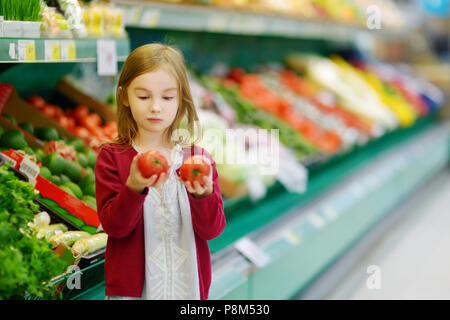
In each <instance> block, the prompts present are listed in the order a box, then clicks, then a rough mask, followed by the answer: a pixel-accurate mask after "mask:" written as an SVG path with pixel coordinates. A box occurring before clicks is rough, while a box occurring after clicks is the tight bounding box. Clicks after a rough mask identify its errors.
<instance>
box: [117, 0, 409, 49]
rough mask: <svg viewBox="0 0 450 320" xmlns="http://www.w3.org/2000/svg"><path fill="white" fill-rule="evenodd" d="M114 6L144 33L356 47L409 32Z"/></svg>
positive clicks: (192, 8)
mask: <svg viewBox="0 0 450 320" xmlns="http://www.w3.org/2000/svg"><path fill="white" fill-rule="evenodd" d="M113 2H114V3H116V5H117V6H119V7H120V8H122V9H123V10H124V11H125V12H126V14H125V18H124V20H125V24H126V25H127V26H132V27H137V28H144V29H168V30H183V31H197V32H208V33H226V34H242V35H258V36H279V37H284V38H297V39H299V38H301V39H325V40H327V41H334V42H348V43H353V42H354V41H355V40H356V39H357V38H358V36H360V35H362V36H366V37H367V36H369V37H372V36H382V37H399V36H401V35H402V34H404V33H405V32H406V31H405V30H389V31H388V30H369V29H367V28H365V27H364V26H351V25H346V24H343V23H339V22H334V21H319V20H307V19H300V18H295V17H288V16H282V15H275V14H263V13H252V12H244V11H237V10H229V9H223V8H216V7H212V6H200V5H181V4H176V5H173V4H167V3H154V2H143V1H129V0H113ZM330 30H332V32H330Z"/></svg>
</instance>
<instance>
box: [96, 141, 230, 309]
mask: <svg viewBox="0 0 450 320" xmlns="http://www.w3.org/2000/svg"><path fill="white" fill-rule="evenodd" d="M183 152H184V156H183V159H184V160H185V159H186V158H187V157H189V156H190V155H194V154H196V155H197V154H204V155H205V156H207V157H208V158H209V159H210V160H211V163H212V169H213V182H214V190H213V192H212V193H211V194H210V195H208V196H206V197H203V198H201V199H198V198H194V197H193V196H192V195H191V194H190V193H189V192H188V198H189V203H190V207H191V215H192V225H193V228H194V235H195V245H196V249H197V265H198V276H199V284H200V299H202V300H205V299H208V292H209V287H210V285H211V256H210V252H209V246H208V242H207V241H208V240H211V239H214V238H215V237H217V236H218V235H220V234H221V233H222V231H223V229H224V228H225V215H224V211H223V200H222V195H221V193H220V188H219V181H218V174H217V170H216V164H215V162H214V160H213V159H212V157H211V155H210V154H209V153H208V152H207V151H206V150H204V149H203V148H201V147H199V146H193V147H192V148H190V149H189V148H184V149H183ZM136 153H137V152H136V150H134V148H132V147H127V148H126V149H123V148H120V147H119V145H117V144H110V145H107V146H104V147H102V148H101V150H100V152H99V154H98V158H97V163H96V165H95V191H96V198H97V209H98V215H99V218H100V221H101V223H102V227H103V230H104V231H105V232H106V233H107V234H108V243H107V246H106V255H105V282H106V295H107V296H127V297H141V294H142V290H143V287H144V279H145V250H144V242H145V241H144V219H143V217H144V215H143V204H144V200H145V197H146V195H147V192H148V189H147V188H146V189H145V190H144V192H143V193H142V194H138V193H136V192H135V191H133V190H131V189H130V188H128V187H127V186H126V185H125V182H126V180H127V178H128V175H129V173H130V165H131V161H132V159H133V157H134V156H135V155H136ZM177 173H179V171H178V170H177Z"/></svg>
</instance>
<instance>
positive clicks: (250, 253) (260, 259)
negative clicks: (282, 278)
mask: <svg viewBox="0 0 450 320" xmlns="http://www.w3.org/2000/svg"><path fill="white" fill-rule="evenodd" d="M234 247H235V248H236V249H237V250H238V251H239V252H240V253H241V254H242V255H243V256H245V257H246V258H247V259H249V260H250V261H251V262H252V263H253V264H254V265H256V266H257V267H258V268H262V267H264V266H265V265H267V263H269V261H270V258H269V256H268V255H267V254H266V253H265V252H264V251H262V250H261V248H259V247H258V246H257V245H256V244H255V243H254V242H253V241H252V240H250V239H249V238H247V237H244V238H242V239H240V240H239V241H237V242H236V243H235V245H234Z"/></svg>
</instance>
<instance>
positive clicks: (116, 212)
mask: <svg viewBox="0 0 450 320" xmlns="http://www.w3.org/2000/svg"><path fill="white" fill-rule="evenodd" d="M116 159H117V158H116ZM116 162H118V161H117V160H115V158H114V157H113V155H112V153H111V151H110V150H109V149H108V148H102V149H101V150H100V153H99V154H98V157H97V162H96V165H95V193H96V199H97V212H98V216H99V219H100V221H101V223H102V227H103V230H104V231H105V232H106V233H107V234H108V235H109V236H111V237H114V238H125V237H127V236H128V235H129V234H130V233H131V232H132V231H133V230H134V229H135V227H136V225H137V223H138V221H139V219H140V218H141V217H142V206H143V204H144V201H145V197H146V192H143V193H142V194H138V193H136V192H135V191H133V190H131V189H130V188H128V187H127V186H126V185H125V184H122V183H121V181H120V177H119V173H118V167H119V166H120V165H126V162H121V163H116ZM146 190H147V189H146Z"/></svg>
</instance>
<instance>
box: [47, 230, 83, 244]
mask: <svg viewBox="0 0 450 320" xmlns="http://www.w3.org/2000/svg"><path fill="white" fill-rule="evenodd" d="M89 236H90V234H89V233H87V232H85V231H67V232H64V233H60V234H57V235H54V236H53V237H51V239H50V241H51V243H52V244H53V246H54V247H56V246H58V245H59V244H61V243H63V244H65V245H66V246H68V247H70V246H71V245H73V244H74V243H75V242H76V241H78V240H80V239H83V238H86V237H89Z"/></svg>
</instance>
